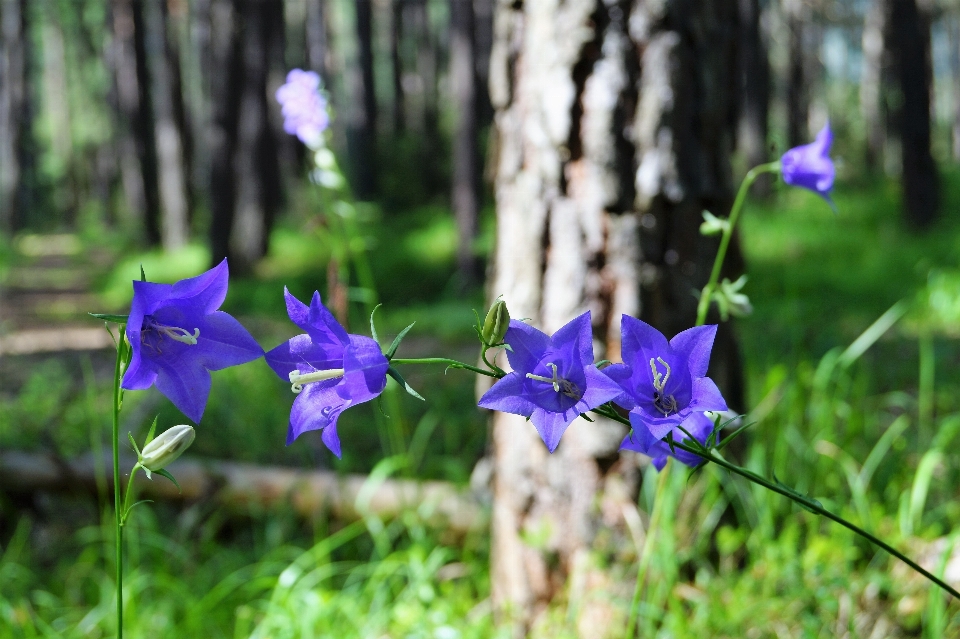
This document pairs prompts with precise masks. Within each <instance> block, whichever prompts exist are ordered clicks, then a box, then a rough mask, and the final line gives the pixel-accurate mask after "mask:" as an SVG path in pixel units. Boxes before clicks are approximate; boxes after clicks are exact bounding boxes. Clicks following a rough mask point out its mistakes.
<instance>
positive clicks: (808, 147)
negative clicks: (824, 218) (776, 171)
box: [780, 122, 836, 207]
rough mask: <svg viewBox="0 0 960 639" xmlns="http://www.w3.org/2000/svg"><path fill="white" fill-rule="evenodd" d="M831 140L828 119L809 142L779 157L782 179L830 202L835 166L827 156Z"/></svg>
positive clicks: (831, 134)
mask: <svg viewBox="0 0 960 639" xmlns="http://www.w3.org/2000/svg"><path fill="white" fill-rule="evenodd" d="M832 143H833V132H832V131H831V130H830V123H829V122H827V123H826V124H825V125H824V126H823V128H822V129H820V132H819V133H817V138H816V140H814V141H813V142H811V143H810V144H804V145H803V146H798V147H794V148H792V149H790V150H789V151H787V152H786V153H784V154H783V157H782V158H781V159H780V171H781V173H782V174H783V181H784V182H786V183H787V184H789V185H791V186H799V187H802V188H805V189H809V190H811V191H813V192H814V193H816V194H818V195H820V196H821V197H822V198H823V199H825V200H826V201H827V202H828V203H829V204H830V206H831V207H832V206H833V200H831V199H830V189H832V188H833V179H834V177H835V175H836V169H835V168H834V166H833V160H831V159H830V145H831V144H832Z"/></svg>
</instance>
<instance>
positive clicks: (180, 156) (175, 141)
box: [143, 2, 189, 251]
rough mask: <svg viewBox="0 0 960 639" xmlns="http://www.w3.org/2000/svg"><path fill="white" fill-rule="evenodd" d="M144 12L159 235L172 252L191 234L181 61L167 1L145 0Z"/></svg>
mask: <svg viewBox="0 0 960 639" xmlns="http://www.w3.org/2000/svg"><path fill="white" fill-rule="evenodd" d="M143 11H144V27H145V31H144V38H145V46H146V52H147V55H148V58H147V62H148V68H149V74H150V77H151V85H150V86H151V94H152V97H153V112H154V122H153V125H154V139H155V142H156V155H157V168H158V175H159V188H160V237H161V244H162V246H163V248H164V250H167V251H173V250H176V249H179V248H181V247H182V246H184V245H185V244H186V243H187V239H188V235H189V220H188V215H189V208H188V206H187V171H186V154H185V152H184V138H183V126H182V125H183V105H182V103H180V100H181V86H180V71H179V60H178V59H177V56H176V52H175V50H174V49H173V47H172V46H171V43H170V34H169V33H168V29H167V23H168V15H167V4H166V3H165V2H145V3H143ZM178 116H179V117H178Z"/></svg>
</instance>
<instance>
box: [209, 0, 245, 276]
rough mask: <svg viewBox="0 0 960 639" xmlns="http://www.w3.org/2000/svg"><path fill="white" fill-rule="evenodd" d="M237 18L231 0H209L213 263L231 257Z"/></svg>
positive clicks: (238, 62) (238, 74) (238, 71)
mask: <svg viewBox="0 0 960 639" xmlns="http://www.w3.org/2000/svg"><path fill="white" fill-rule="evenodd" d="M239 20H240V17H239V15H237V11H236V10H235V7H234V3H233V1H232V0H212V2H211V5H210V34H211V38H210V58H211V60H212V63H213V64H212V66H213V68H215V69H217V70H218V72H217V73H214V74H212V75H211V76H210V95H211V105H212V112H213V117H212V127H211V134H210V139H209V146H210V158H211V161H210V191H209V193H210V213H211V224H210V256H211V261H212V262H213V264H217V263H219V262H220V261H221V260H223V258H225V257H229V256H230V252H231V251H230V237H231V235H232V234H233V227H234V209H235V207H236V201H237V200H236V178H235V174H234V170H233V163H234V154H235V151H236V148H237V120H238V118H239V111H240V109H239V105H240V78H241V75H242V72H243V69H242V59H241V57H240V53H241V52H240V38H239V30H240V27H239V24H238V23H239Z"/></svg>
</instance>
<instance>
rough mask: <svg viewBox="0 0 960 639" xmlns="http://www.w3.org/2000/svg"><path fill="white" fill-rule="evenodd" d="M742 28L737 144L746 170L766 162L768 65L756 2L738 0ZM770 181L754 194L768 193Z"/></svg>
mask: <svg viewBox="0 0 960 639" xmlns="http://www.w3.org/2000/svg"><path fill="white" fill-rule="evenodd" d="M740 23H741V25H742V28H743V44H742V49H741V60H742V65H743V67H742V68H743V70H742V73H743V94H742V95H743V109H742V117H741V120H740V136H739V144H740V147H741V149H742V150H743V154H744V156H745V157H746V160H747V164H748V166H751V167H753V166H757V165H758V164H763V163H764V162H766V161H767V158H768V156H769V151H768V149H767V125H768V121H769V111H770V63H769V62H768V61H767V47H766V45H765V44H764V42H763V35H762V34H761V31H760V2H759V0H740ZM769 188H770V180H765V181H763V182H761V183H760V184H758V185H757V188H756V189H755V190H756V191H763V192H765V193H766V192H768V191H769Z"/></svg>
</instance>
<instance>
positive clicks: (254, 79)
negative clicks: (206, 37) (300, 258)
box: [230, 2, 282, 271]
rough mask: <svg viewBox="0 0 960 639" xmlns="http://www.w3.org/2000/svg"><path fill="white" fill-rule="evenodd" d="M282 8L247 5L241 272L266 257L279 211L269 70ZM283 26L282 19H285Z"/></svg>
mask: <svg viewBox="0 0 960 639" xmlns="http://www.w3.org/2000/svg"><path fill="white" fill-rule="evenodd" d="M278 7H282V5H276V4H273V3H258V2H241V3H239V5H238V7H237V9H238V11H239V13H240V15H241V17H242V21H243V31H242V33H243V43H242V53H241V55H242V64H243V77H242V80H241V88H240V106H239V114H238V119H237V127H238V128H237V146H236V150H235V154H234V164H233V166H234V170H235V171H236V189H237V200H236V207H237V208H236V212H235V213H234V226H233V232H232V233H231V236H230V249H231V250H230V254H231V256H232V257H233V258H234V259H233V263H234V264H235V265H236V268H237V270H239V271H249V270H250V269H251V268H252V267H253V264H254V263H255V262H256V261H257V260H259V259H260V258H261V257H263V256H264V255H265V254H266V250H267V242H268V239H269V233H270V227H271V223H272V220H273V215H274V212H275V210H276V206H277V191H278V190H279V189H278V185H277V182H278V179H277V174H278V169H277V168H276V163H277V148H276V140H275V139H274V137H273V132H272V130H271V128H270V126H269V123H268V121H267V112H268V110H267V71H268V52H269V46H270V37H271V36H270V32H271V24H272V22H273V20H274V16H272V15H271V12H272V11H274V10H276V9H277V8H278ZM281 24H282V19H281Z"/></svg>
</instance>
